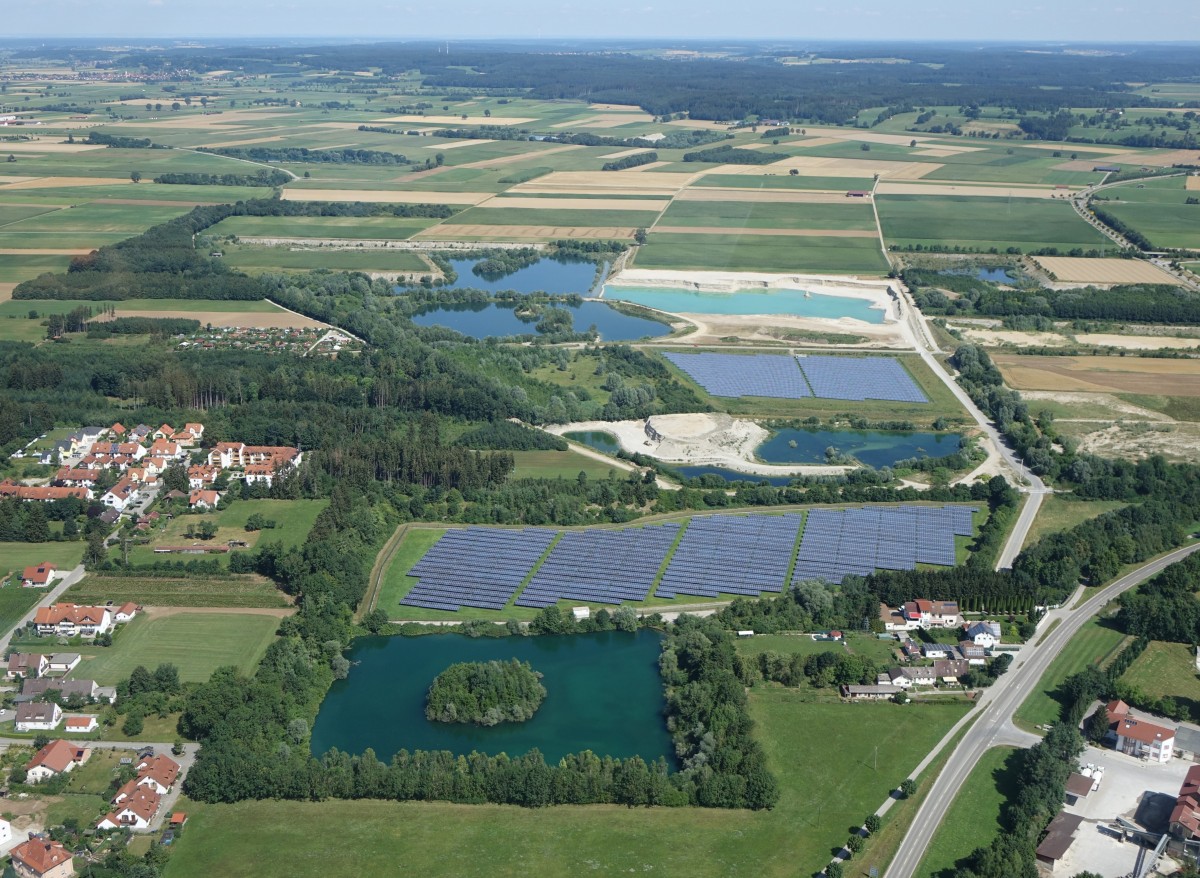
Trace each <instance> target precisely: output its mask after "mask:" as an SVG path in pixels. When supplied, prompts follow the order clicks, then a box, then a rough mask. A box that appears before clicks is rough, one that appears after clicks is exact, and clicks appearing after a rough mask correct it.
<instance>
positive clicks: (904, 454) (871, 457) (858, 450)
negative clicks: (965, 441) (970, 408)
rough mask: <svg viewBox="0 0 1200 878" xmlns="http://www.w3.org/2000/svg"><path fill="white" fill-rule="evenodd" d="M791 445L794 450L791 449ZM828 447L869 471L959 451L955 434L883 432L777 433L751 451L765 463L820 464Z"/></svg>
mask: <svg viewBox="0 0 1200 878" xmlns="http://www.w3.org/2000/svg"><path fill="white" fill-rule="evenodd" d="M792 443H795V447H793V446H792ZM830 446H832V447H834V448H836V449H837V450H838V451H840V452H841V453H842V454H850V455H853V456H854V457H855V458H856V459H857V460H859V461H861V462H862V463H864V464H866V465H867V466H873V467H876V468H878V467H884V466H892V465H893V464H895V463H896V462H897V461H900V460H910V459H911V458H914V457H945V456H946V455H948V454H953V453H954V452H956V451H958V449H959V448H961V447H962V436H960V435H959V434H958V433H906V432H893V431H890V430H889V431H884V430H780V431H779V432H777V433H775V435H773V436H772V437H771V438H770V439H768V440H767V441H766V442H764V443H763V444H762V445H760V446H758V448H756V449H755V454H757V455H758V457H759V458H760V459H761V460H762V461H764V462H766V463H808V464H814V463H818V464H819V463H824V462H825V449H826V448H829V447H830Z"/></svg>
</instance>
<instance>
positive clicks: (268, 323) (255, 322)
mask: <svg viewBox="0 0 1200 878" xmlns="http://www.w3.org/2000/svg"><path fill="white" fill-rule="evenodd" d="M206 304H207V303H206ZM117 316H119V317H162V318H168V319H171V318H177V319H182V320H199V321H200V325H201V326H208V325H210V324H211V325H212V326H230V327H242V328H244V329H305V328H308V327H312V326H324V325H325V324H324V323H322V322H321V321H319V320H313V319H312V318H311V317H305V316H304V315H302V314H294V313H292V312H291V311H285V310H283V309H282V308H278V307H276V308H274V310H272V311H269V312H262V311H201V310H196V311H190V310H189V311H167V310H159V309H157V308H119V310H118V314H117Z"/></svg>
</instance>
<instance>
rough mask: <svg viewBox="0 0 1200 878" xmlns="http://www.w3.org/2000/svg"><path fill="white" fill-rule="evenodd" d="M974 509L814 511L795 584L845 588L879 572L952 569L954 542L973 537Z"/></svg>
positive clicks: (803, 541)
mask: <svg viewBox="0 0 1200 878" xmlns="http://www.w3.org/2000/svg"><path fill="white" fill-rule="evenodd" d="M973 512H975V508H974V507H970V506H945V507H935V506H901V507H899V508H887V507H865V508H863V509H846V510H837V509H813V510H812V511H810V512H809V513H808V521H807V523H806V524H805V526H804V536H803V538H801V540H800V549H799V551H798V552H797V554H796V567H795V570H794V571H793V573H792V581H793V582H803V581H806V580H813V579H823V580H825V581H827V582H834V583H840V582H841V581H842V579H843V578H845V577H846V576H850V575H855V576H867V575H868V574H870V573H873V572H874V571H875V570H877V569H879V570H913V569H915V568H916V566H917V564H918V563H921V564H937V565H941V566H943V567H953V566H954V564H955V563H956V559H955V547H954V538H955V536H970V535H971V534H972V519H971V516H972V513H973Z"/></svg>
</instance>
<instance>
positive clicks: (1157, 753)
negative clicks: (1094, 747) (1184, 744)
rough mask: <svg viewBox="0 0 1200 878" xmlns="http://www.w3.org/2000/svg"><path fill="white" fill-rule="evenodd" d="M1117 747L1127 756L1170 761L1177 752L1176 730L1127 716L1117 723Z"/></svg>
mask: <svg viewBox="0 0 1200 878" xmlns="http://www.w3.org/2000/svg"><path fill="white" fill-rule="evenodd" d="M1114 731H1116V733H1117V747H1116V749H1117V750H1119V751H1120V752H1121V753H1124V754H1126V755H1127V756H1136V757H1137V758H1139V759H1148V760H1149V761H1151V762H1170V761H1171V757H1172V756H1173V755H1174V753H1175V730H1174V729H1169V728H1167V727H1166V726H1160V725H1157V724H1155V723H1152V722H1147V721H1146V720H1142V719H1134V718H1133V717H1131V716H1126V717H1125V718H1124V719H1121V720H1119V721H1118V722H1117V723H1116V728H1115V729H1114Z"/></svg>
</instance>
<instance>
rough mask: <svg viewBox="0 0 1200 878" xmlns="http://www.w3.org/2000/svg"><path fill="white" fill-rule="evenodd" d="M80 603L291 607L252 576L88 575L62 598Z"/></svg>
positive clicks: (268, 585) (272, 588)
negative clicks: (132, 602)
mask: <svg viewBox="0 0 1200 878" xmlns="http://www.w3.org/2000/svg"><path fill="white" fill-rule="evenodd" d="M63 597H64V599H65V600H69V601H74V602H75V603H79V604H95V603H100V604H103V603H104V602H106V601H114V602H116V603H117V604H121V603H124V602H125V601H136V602H137V603H140V604H146V605H147V606H152V607H239V608H246V607H266V608H279V607H286V606H288V602H287V599H286V598H285V597H284V594H283V592H281V591H280V590H279V589H278V588H277V587H276V586H275V583H273V582H272V581H271V580H269V579H267V578H266V577H264V576H258V575H256V574H253V573H246V574H232V573H231V574H229V575H227V576H214V577H191V576H180V577H178V578H171V577H154V576H147V577H144V578H142V577H126V576H101V575H97V574H89V575H88V576H85V577H84V578H83V581H82V582H79V583H77V584H76V585H73V586H71V588H70V589H68V590H67V593H66V594H65V595H64V596H63Z"/></svg>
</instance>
